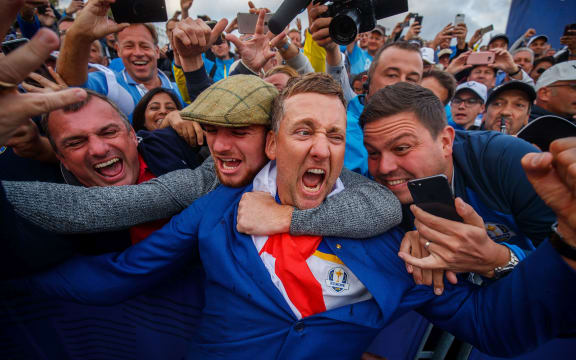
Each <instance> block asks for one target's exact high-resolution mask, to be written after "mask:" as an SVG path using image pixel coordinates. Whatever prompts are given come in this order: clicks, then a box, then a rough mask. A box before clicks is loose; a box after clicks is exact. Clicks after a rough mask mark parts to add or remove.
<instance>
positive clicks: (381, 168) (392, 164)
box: [378, 154, 398, 175]
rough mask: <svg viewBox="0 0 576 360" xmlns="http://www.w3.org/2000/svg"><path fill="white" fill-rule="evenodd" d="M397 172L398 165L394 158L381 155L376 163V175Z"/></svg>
mask: <svg viewBox="0 0 576 360" xmlns="http://www.w3.org/2000/svg"><path fill="white" fill-rule="evenodd" d="M396 170H398V163H397V162H396V158H395V156H392V155H386V154H382V155H381V156H380V161H379V162H378V175H388V174H392V173H393V172H394V171H396Z"/></svg>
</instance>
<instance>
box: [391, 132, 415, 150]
mask: <svg viewBox="0 0 576 360" xmlns="http://www.w3.org/2000/svg"><path fill="white" fill-rule="evenodd" d="M402 138H413V139H416V136H414V134H409V133H402V134H399V135H398V136H396V137H394V138H392V139H390V140H388V141H386V142H385V145H386V147H388V146H390V145H392V144H394V143H395V142H397V141H398V140H401V139H402Z"/></svg>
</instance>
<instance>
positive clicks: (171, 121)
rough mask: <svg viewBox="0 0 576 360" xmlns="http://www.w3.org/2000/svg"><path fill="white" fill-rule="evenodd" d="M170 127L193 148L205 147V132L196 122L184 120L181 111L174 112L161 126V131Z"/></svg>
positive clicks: (167, 116)
mask: <svg viewBox="0 0 576 360" xmlns="http://www.w3.org/2000/svg"><path fill="white" fill-rule="evenodd" d="M168 126H170V127H171V128H172V129H174V131H176V133H177V134H178V135H179V136H180V137H181V138H182V139H184V140H185V141H186V142H187V143H188V145H190V146H192V147H196V146H201V145H204V131H203V130H202V127H201V126H200V124H198V123H197V122H196V121H188V120H183V119H182V118H181V117H180V112H179V111H172V112H170V113H169V114H168V115H166V117H165V118H164V120H162V123H161V124H160V127H159V128H160V129H164V128H167V127H168Z"/></svg>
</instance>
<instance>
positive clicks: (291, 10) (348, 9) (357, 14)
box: [268, 0, 408, 45]
mask: <svg viewBox="0 0 576 360" xmlns="http://www.w3.org/2000/svg"><path fill="white" fill-rule="evenodd" d="M311 1H312V0H284V2H283V3H282V4H281V5H280V7H279V8H278V10H277V11H276V13H275V14H274V15H273V16H272V17H271V18H270V21H269V22H268V27H269V28H270V31H272V32H273V33H274V34H276V35H278V34H280V33H281V32H282V30H284V28H285V27H286V26H287V25H288V24H290V22H291V21H292V19H294V18H295V17H296V16H297V15H298V14H300V13H301V12H303V11H304V10H306V7H307V6H308V5H309V4H310V2H311ZM327 2H328V3H329V4H328V11H326V13H324V14H323V15H322V16H325V17H332V23H330V28H329V30H330V37H331V38H332V40H334V42H335V43H337V44H339V45H348V44H350V43H351V42H353V41H355V40H356V36H357V35H358V33H361V32H367V31H370V30H372V29H374V27H375V26H376V20H379V19H383V18H385V17H389V16H393V15H397V14H400V13H403V12H406V11H408V0H314V3H315V4H325V3H327Z"/></svg>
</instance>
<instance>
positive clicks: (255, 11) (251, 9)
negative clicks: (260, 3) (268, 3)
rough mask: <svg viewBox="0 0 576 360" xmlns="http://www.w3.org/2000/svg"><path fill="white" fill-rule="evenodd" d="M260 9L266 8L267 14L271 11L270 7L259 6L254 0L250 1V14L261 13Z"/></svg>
mask: <svg viewBox="0 0 576 360" xmlns="http://www.w3.org/2000/svg"><path fill="white" fill-rule="evenodd" d="M260 10H264V11H265V12H266V14H268V13H270V12H271V11H270V9H268V8H257V7H256V5H254V3H253V2H252V1H248V12H249V13H250V14H259V13H260Z"/></svg>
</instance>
